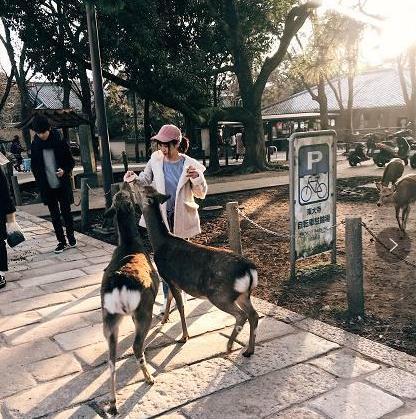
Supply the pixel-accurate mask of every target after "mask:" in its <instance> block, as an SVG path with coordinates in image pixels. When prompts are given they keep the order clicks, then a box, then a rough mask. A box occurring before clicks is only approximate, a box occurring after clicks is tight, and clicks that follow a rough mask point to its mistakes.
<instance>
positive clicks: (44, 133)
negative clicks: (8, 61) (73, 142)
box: [31, 115, 77, 253]
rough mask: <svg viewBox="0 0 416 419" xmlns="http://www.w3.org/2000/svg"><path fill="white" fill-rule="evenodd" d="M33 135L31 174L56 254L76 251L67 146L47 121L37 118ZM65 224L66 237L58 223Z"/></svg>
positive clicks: (72, 166)
mask: <svg viewBox="0 0 416 419" xmlns="http://www.w3.org/2000/svg"><path fill="white" fill-rule="evenodd" d="M32 130H33V131H35V133H36V135H35V137H34V139H33V142H32V146H31V151H32V153H31V159H32V162H31V163H32V172H33V175H34V176H35V179H36V182H37V184H38V186H39V189H40V195H41V198H42V201H43V203H44V204H45V205H47V206H48V208H49V212H50V214H51V218H52V224H53V228H54V230H55V234H56V238H57V239H58V245H57V246H56V249H55V253H61V252H63V251H64V250H65V249H66V248H68V247H75V246H76V244H77V242H76V240H75V236H74V222H73V218H72V214H71V204H72V203H73V202H74V196H73V193H72V186H71V179H70V176H71V171H72V169H73V168H74V166H75V161H74V158H73V157H72V154H71V150H70V148H69V145H68V144H67V143H66V141H64V140H63V139H62V137H61V135H60V133H59V131H57V130H56V129H53V128H51V125H50V123H49V121H48V119H47V118H46V117H44V116H42V115H36V116H35V117H34V118H33V121H32ZM61 214H62V217H63V219H64V221H65V227H66V236H67V238H68V243H67V241H66V238H65V234H64V230H63V227H62V223H61Z"/></svg>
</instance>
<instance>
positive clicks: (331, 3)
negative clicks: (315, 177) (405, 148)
mask: <svg viewBox="0 0 416 419" xmlns="http://www.w3.org/2000/svg"><path fill="white" fill-rule="evenodd" d="M321 1H322V10H325V9H333V10H337V11H338V12H339V13H342V14H345V15H348V16H350V17H352V18H355V19H357V20H361V21H364V22H366V23H369V24H370V26H371V28H372V29H368V30H367V31H366V33H365V36H364V38H363V44H362V47H361V59H362V60H364V61H365V63H366V64H369V65H372V66H376V65H380V64H382V63H383V62H385V61H386V60H392V59H394V57H396V56H397V55H399V54H400V53H401V52H402V51H404V50H405V49H406V47H407V46H409V44H410V43H411V42H412V41H416V24H415V21H416V0H367V1H366V5H365V10H366V11H368V12H369V13H371V14H375V15H379V16H383V17H385V20H384V21H382V22H380V21H379V20H376V19H371V18H368V17H366V16H364V15H362V14H360V13H358V12H352V9H351V7H348V6H349V5H351V4H354V3H356V0H321ZM340 3H341V4H342V6H340V5H339V4H340ZM1 31H2V28H0V32H1ZM0 64H1V65H2V66H3V68H4V69H5V70H6V71H7V72H9V71H10V63H9V60H8V58H7V54H6V51H5V49H4V47H3V45H2V44H1V42H0Z"/></svg>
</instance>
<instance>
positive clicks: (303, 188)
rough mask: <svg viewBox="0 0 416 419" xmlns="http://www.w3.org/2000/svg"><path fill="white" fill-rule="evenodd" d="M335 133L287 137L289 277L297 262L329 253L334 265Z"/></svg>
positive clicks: (293, 275) (312, 133)
mask: <svg viewBox="0 0 416 419" xmlns="http://www.w3.org/2000/svg"><path fill="white" fill-rule="evenodd" d="M335 136H336V133H335V131H332V130H328V131H311V132H299V133H294V134H292V136H291V137H290V138H289V161H290V172H289V189H290V277H291V279H292V280H293V279H295V277H296V260H297V259H300V258H305V257H308V256H312V255H316V254H318V253H322V252H326V251H329V250H330V251H331V252H332V253H331V263H336V228H335V225H336V140H335Z"/></svg>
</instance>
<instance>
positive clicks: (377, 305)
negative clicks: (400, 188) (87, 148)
mask: <svg viewBox="0 0 416 419" xmlns="http://www.w3.org/2000/svg"><path fill="white" fill-rule="evenodd" d="M372 180H373V179H370V178H353V179H348V180H340V181H338V188H337V189H338V204H337V217H338V221H341V220H343V219H344V218H345V216H348V215H356V216H361V217H362V219H363V221H364V222H365V223H366V224H367V225H368V226H369V228H370V229H371V231H373V232H374V233H375V235H376V236H379V237H380V239H381V240H388V238H387V239H386V238H385V236H382V235H379V234H380V232H382V231H383V230H384V229H386V228H389V230H388V233H389V234H388V237H392V238H394V239H395V240H397V241H399V240H400V238H399V236H398V229H397V227H396V222H395V219H394V209H393V208H391V207H390V208H382V209H379V208H377V206H376V205H375V202H376V200H377V194H376V192H375V191H374V190H367V189H360V186H361V185H364V184H366V183H368V182H369V181H372ZM230 201H238V202H239V205H240V208H241V209H243V211H244V213H245V214H246V215H247V216H248V217H249V218H251V219H252V220H253V221H255V222H256V223H258V224H260V225H261V226H263V227H266V228H267V229H270V230H272V231H274V232H277V233H279V234H281V236H276V235H272V234H267V233H265V232H263V231H261V230H259V229H258V228H256V227H255V226H253V225H251V224H250V223H249V222H248V221H246V220H242V221H241V236H242V246H243V254H244V255H245V256H247V257H248V258H250V259H252V260H253V261H254V262H255V263H256V265H257V266H258V272H259V285H258V288H257V289H256V290H255V292H254V295H256V296H258V297H261V298H263V299H265V300H267V301H270V302H272V303H275V304H278V305H280V306H283V307H286V308H288V309H290V310H293V311H296V312H298V313H302V314H304V315H306V316H309V317H312V318H315V319H319V320H322V321H325V322H327V323H329V324H332V325H336V326H338V327H341V328H343V329H345V330H348V331H351V332H354V333H357V334H359V335H361V336H365V337H367V338H369V339H371V340H374V341H378V342H382V343H385V344H387V345H388V346H391V347H393V348H396V349H399V350H402V351H405V352H407V353H409V354H412V355H416V321H415V317H414V313H415V308H416V287H415V280H416V270H415V268H414V267H412V266H408V265H406V264H405V263H403V262H400V261H399V260H398V259H397V258H395V257H391V255H388V252H387V251H385V250H384V249H383V248H380V246H379V245H378V244H377V241H376V240H374V238H373V237H372V236H371V235H370V234H369V233H367V232H366V231H365V230H363V249H364V251H363V261H364V288H365V311H366V315H365V317H364V318H363V319H350V317H349V316H348V313H347V303H346V281H345V251H344V249H345V243H344V226H343V225H339V226H338V227H337V254H338V256H337V265H336V266H331V265H329V262H330V257H329V254H328V253H324V254H321V255H319V256H314V257H311V258H308V259H305V260H302V261H299V262H298V264H297V266H298V277H297V280H296V281H295V282H294V283H291V282H290V281H289V270H290V266H289V239H288V238H286V237H285V236H287V235H288V234H289V210H288V187H287V186H286V187H278V188H269V189H262V190H254V191H246V192H239V193H231V194H223V195H216V196H209V197H207V199H205V201H203V202H201V203H200V204H201V208H202V207H208V206H214V205H219V206H222V207H223V208H222V209H218V210H209V211H206V210H203V209H201V211H200V214H201V221H202V222H201V224H202V230H203V231H202V234H201V235H199V236H198V237H196V238H195V241H196V242H198V243H203V244H209V245H213V246H223V247H228V242H227V221H226V214H225V204H226V203H227V202H230ZM101 221H102V212H95V213H94V215H93V222H95V223H98V224H100V223H101ZM411 224H416V223H412V215H411V216H410V219H409V225H411ZM89 234H92V235H94V236H95V237H97V238H100V239H102V240H105V241H108V242H112V243H115V242H116V241H115V237H114V236H100V235H99V234H97V233H94V232H93V231H90V233H89ZM414 234H416V229H415V230H412V229H411V228H409V238H411V236H412V235H414ZM400 243H404V242H400ZM406 243H407V245H409V243H408V242H406ZM385 244H386V245H387V246H390V247H391V243H388V242H387V243H385ZM147 246H149V243H148V242H147ZM377 246H379V248H378V252H377ZM149 249H150V246H149ZM383 252H384V253H383ZM407 260H411V261H413V262H416V254H415V252H414V251H413V252H412V251H411V249H410V253H409V254H408V255H407Z"/></svg>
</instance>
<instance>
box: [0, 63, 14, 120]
mask: <svg viewBox="0 0 416 419" xmlns="http://www.w3.org/2000/svg"><path fill="white" fill-rule="evenodd" d="M13 78H14V70H13V69H12V71H11V72H10V75H9V76H8V77H7V82H6V87H5V89H4V93H3V96H2V98H1V101H0V113H1V111H2V110H3V108H4V106H5V105H6V102H7V99H8V97H9V94H10V90H11V88H12V84H13Z"/></svg>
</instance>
